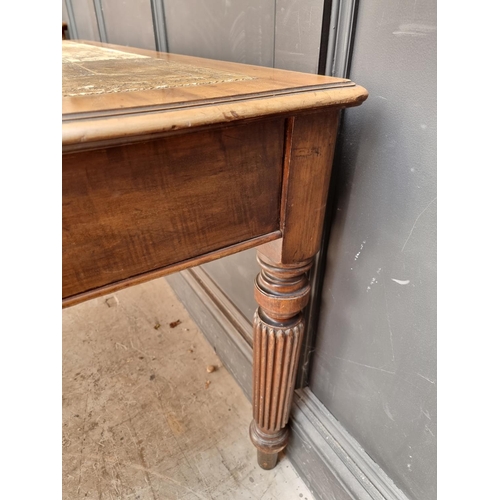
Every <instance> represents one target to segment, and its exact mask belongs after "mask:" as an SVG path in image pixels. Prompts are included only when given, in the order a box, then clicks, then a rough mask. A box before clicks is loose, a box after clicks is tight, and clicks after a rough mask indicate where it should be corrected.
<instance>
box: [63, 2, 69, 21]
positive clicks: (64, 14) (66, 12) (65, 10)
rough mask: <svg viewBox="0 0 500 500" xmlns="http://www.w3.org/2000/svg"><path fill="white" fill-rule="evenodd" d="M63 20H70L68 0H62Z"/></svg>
mask: <svg viewBox="0 0 500 500" xmlns="http://www.w3.org/2000/svg"><path fill="white" fill-rule="evenodd" d="M62 20H63V22H65V23H67V22H68V21H69V16H68V9H67V7H66V1H65V0H62Z"/></svg>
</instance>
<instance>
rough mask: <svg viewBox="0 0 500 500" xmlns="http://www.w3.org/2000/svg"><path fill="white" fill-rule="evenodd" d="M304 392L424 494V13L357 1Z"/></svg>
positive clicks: (430, 73) (387, 1) (430, 182)
mask: <svg viewBox="0 0 500 500" xmlns="http://www.w3.org/2000/svg"><path fill="white" fill-rule="evenodd" d="M359 9H360V10H359V13H358V22H357V27H356V38H355V43H354V53H353V59H352V67H351V75H350V77H351V78H352V79H353V80H354V81H356V82H357V83H360V84H361V85H363V86H366V88H367V89H368V90H369V92H370V98H369V99H368V101H367V102H366V103H365V104H363V106H361V107H360V108H357V109H351V110H348V111H347V112H346V113H345V122H344V128H343V134H342V141H341V155H340V161H338V162H337V164H336V167H337V168H338V169H339V170H338V177H337V187H336V189H337V196H338V203H337V205H336V210H337V212H336V213H337V216H336V218H335V221H334V225H333V227H332V232H331V238H330V244H329V250H328V262H327V268H326V274H325V281H324V287H323V297H322V308H321V315H320V324H319V331H318V338H317V342H316V350H315V354H314V357H313V366H312V372H311V381H310V388H311V390H312V391H313V393H314V394H315V395H316V396H317V397H318V398H319V399H320V400H321V402H322V403H323V404H324V405H325V406H326V407H327V408H328V410H329V411H330V412H331V413H332V414H333V415H334V416H335V417H336V418H337V419H338V420H339V421H340V422H341V424H342V425H344V426H345V428H346V429H347V430H348V431H349V433H350V434H352V435H353V436H354V437H355V438H356V439H357V440H358V442H359V443H361V445H362V446H363V447H364V448H365V450H366V451H367V452H368V454H369V455H370V456H371V457H372V458H373V459H374V460H375V461H376V462H377V463H378V464H379V465H380V466H381V467H382V469H384V470H385V471H386V472H387V473H388V474H389V476H390V477H391V478H392V479H393V480H394V481H395V482H396V484H397V485H398V486H399V487H401V488H402V489H403V490H404V491H405V493H406V494H407V495H408V496H409V497H410V498H414V499H419V500H430V499H434V498H435V497H436V201H437V200H436V98H435V96H436V5H435V2H433V1H432V0H423V1H422V2H420V3H418V4H414V3H413V2H398V1H396V0H384V1H382V0H379V1H376V2H372V3H370V2H366V3H365V2H362V3H360V7H359Z"/></svg>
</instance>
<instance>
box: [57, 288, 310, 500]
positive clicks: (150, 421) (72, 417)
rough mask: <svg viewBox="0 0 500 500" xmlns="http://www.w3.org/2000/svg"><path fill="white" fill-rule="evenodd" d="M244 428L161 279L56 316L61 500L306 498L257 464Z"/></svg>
mask: <svg viewBox="0 0 500 500" xmlns="http://www.w3.org/2000/svg"><path fill="white" fill-rule="evenodd" d="M179 321H180V322H179ZM208 367H210V368H208ZM207 368H208V370H212V368H214V369H213V371H207ZM250 419H251V405H250V403H249V402H248V401H247V400H246V398H245V396H244V394H243V392H242V391H241V390H240V388H239V387H238V385H237V384H236V382H235V381H234V380H233V378H232V377H231V376H230V374H229V373H228V372H227V371H226V369H225V368H224V367H223V366H222V365H221V363H220V361H219V359H218V358H217V356H216V354H215V353H214V351H213V350H212V348H211V347H210V346H209V344H208V343H207V342H206V340H205V339H204V337H203V336H202V334H201V333H200V331H199V330H198V328H197V327H196V325H195V323H194V322H193V321H192V320H191V319H190V318H189V315H188V314H187V312H186V310H185V309H184V308H183V306H182V304H180V302H179V301H178V300H177V298H176V297H175V295H174V294H173V292H172V291H171V289H170V287H169V286H168V284H167V283H166V281H165V280H164V279H160V280H155V281H151V282H149V283H145V284H143V285H139V286H136V287H133V288H130V289H125V290H122V291H120V292H118V293H116V294H114V295H110V296H106V297H102V298H98V299H94V300H91V301H88V302H85V303H83V304H80V305H77V306H74V307H71V308H68V309H65V310H64V311H63V498H64V499H65V500H79V499H99V500H101V499H102V500H114V499H130V500H164V499H165V500H170V499H173V500H174V499H175V500H177V499H179V500H180V499H182V500H191V499H193V500H194V499H207V500H208V499H213V500H219V499H221V500H222V499H228V500H233V499H251V500H253V499H259V500H260V499H261V500H275V499H276V500H282V499H283V500H293V499H301V500H313V497H312V495H311V493H310V492H309V490H308V489H307V487H306V486H305V484H304V483H303V482H302V480H301V479H300V478H299V477H298V475H297V473H296V472H295V470H294V468H293V467H292V465H291V464H290V462H289V461H288V460H287V459H286V457H284V458H283V457H282V458H281V459H280V463H279V464H278V466H277V467H276V468H275V469H274V470H272V471H263V470H262V469H260V468H259V467H258V466H257V465H256V452H255V449H254V448H253V446H252V444H251V443H250V440H249V438H248V425H249V422H250Z"/></svg>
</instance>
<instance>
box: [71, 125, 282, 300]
mask: <svg viewBox="0 0 500 500" xmlns="http://www.w3.org/2000/svg"><path fill="white" fill-rule="evenodd" d="M283 139H284V119H274V120H267V121H265V122H259V123H250V124H246V125H239V126H232V127H226V128H220V129H216V130H206V131H203V132H192V133H189V134H185V135H178V136H173V137H167V138H163V139H158V140H154V141H149V142H144V143H137V144H131V145H126V146H119V147H113V148H108V149H102V150H95V151H88V152H81V153H71V154H66V155H64V156H63V298H65V297H70V296H72V295H75V294H78V293H82V292H85V291H88V290H92V289H96V288H99V287H102V286H104V285H108V284H111V283H114V282H116V281H119V280H123V279H126V278H130V277H132V276H137V275H141V274H143V273H147V272H148V271H152V270H154V269H158V268H161V267H165V266H168V265H172V264H175V263H178V262H181V261H184V260H186V259H190V258H193V257H197V256H201V255H203V254H205V253H207V252H211V251H214V250H217V249H221V248H223V247H225V246H228V245H231V244H235V243H239V242H242V241H245V240H248V239H250V238H254V237H257V236H260V235H264V234H267V233H270V232H272V231H276V230H277V229H279V206H280V193H281V176H282V163H283Z"/></svg>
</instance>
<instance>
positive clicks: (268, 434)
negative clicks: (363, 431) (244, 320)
mask: <svg viewBox="0 0 500 500" xmlns="http://www.w3.org/2000/svg"><path fill="white" fill-rule="evenodd" d="M257 260H258V262H259V264H260V266H261V268H262V271H261V272H260V273H259V275H258V276H257V278H256V280H255V299H256V300H257V304H258V305H259V308H258V309H257V311H256V312H255V316H254V326H253V330H254V345H253V421H252V423H251V424H250V439H251V440H252V442H253V444H254V445H255V447H256V448H257V460H258V463H259V465H260V466H261V467H262V468H263V469H272V468H273V467H274V466H275V465H276V462H277V459H278V453H279V452H280V451H281V450H283V449H284V448H285V446H286V445H287V442H288V428H287V423H288V417H289V415H290V408H291V405H292V399H293V392H294V386H295V379H296V375H297V365H298V360H299V354H300V347H301V343H302V338H303V336H304V322H303V319H302V312H301V311H302V309H303V308H304V307H305V306H306V305H307V302H308V300H309V294H310V290H311V288H310V286H309V280H308V278H307V274H306V273H307V271H308V270H309V269H310V267H311V263H312V260H308V261H306V262H300V263H296V264H292V265H284V264H277V263H274V262H272V261H271V260H270V259H269V258H268V257H266V256H264V255H263V254H261V253H258V254H257Z"/></svg>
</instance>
